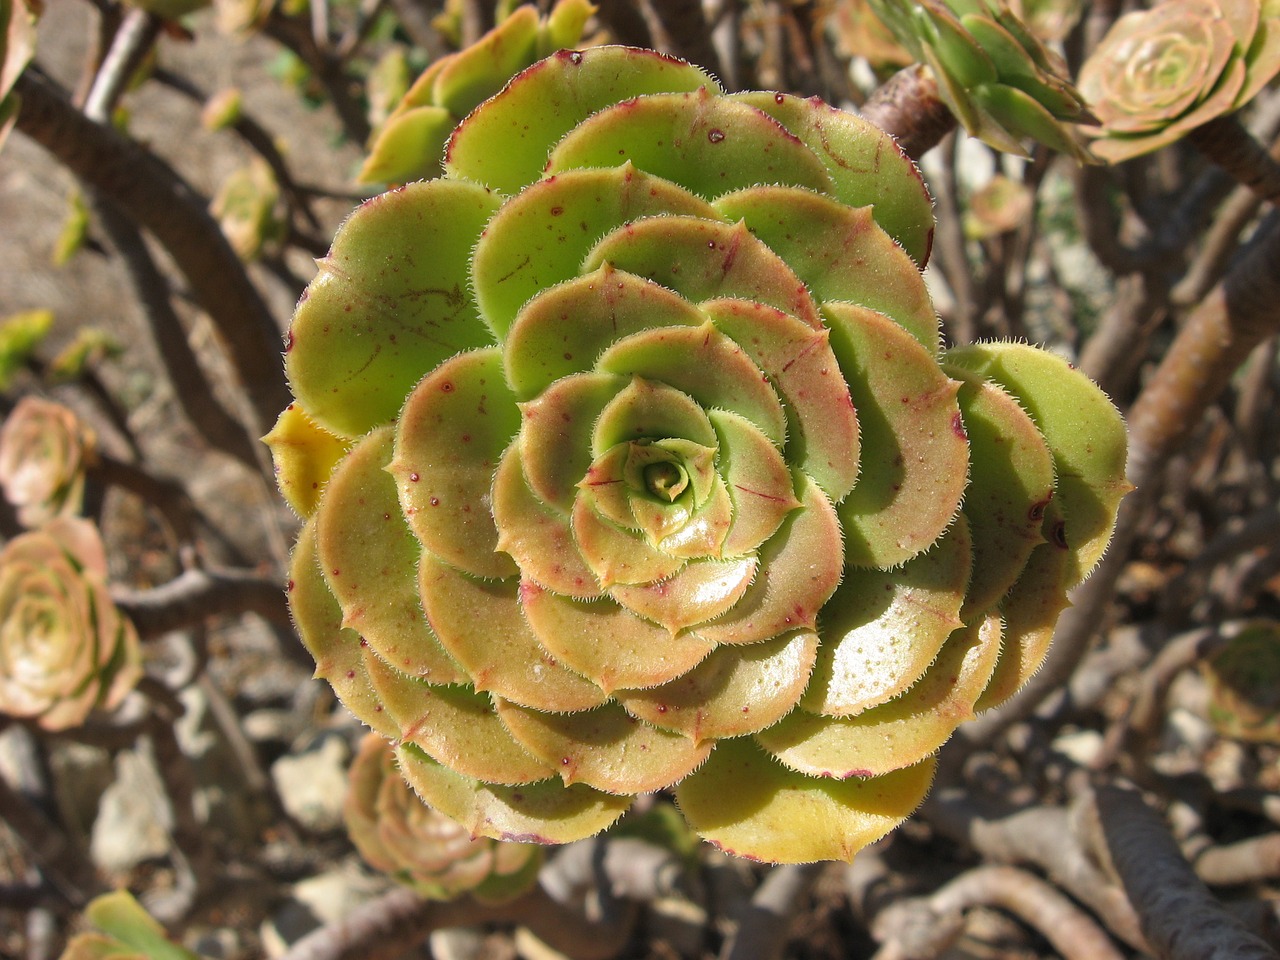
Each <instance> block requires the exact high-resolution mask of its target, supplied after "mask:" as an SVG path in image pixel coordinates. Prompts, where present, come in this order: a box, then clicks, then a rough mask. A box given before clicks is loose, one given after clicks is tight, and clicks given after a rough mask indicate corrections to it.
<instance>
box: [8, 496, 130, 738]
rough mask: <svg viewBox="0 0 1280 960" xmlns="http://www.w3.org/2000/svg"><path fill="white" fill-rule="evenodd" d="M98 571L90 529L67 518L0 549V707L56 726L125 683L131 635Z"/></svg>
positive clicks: (106, 701) (108, 701) (76, 720)
mask: <svg viewBox="0 0 1280 960" xmlns="http://www.w3.org/2000/svg"><path fill="white" fill-rule="evenodd" d="M106 572H107V558H106V552H105V550H104V548H103V545H102V539H101V538H100V537H99V536H98V531H97V528H96V527H94V525H93V524H91V523H90V522H89V521H87V520H81V519H78V518H74V517H59V518H58V519H56V520H52V521H50V522H49V523H48V524H46V525H45V526H43V527H41V528H40V529H38V530H34V531H32V532H30V533H24V534H22V535H21V536H18V537H15V538H14V539H13V540H11V541H9V543H8V544H6V545H5V547H4V549H3V550H0V713H5V714H8V715H9V716H12V717H21V718H24V719H29V720H34V721H35V722H36V723H37V724H38V725H39V726H41V727H44V728H45V729H46V730H65V729H68V728H70V727H76V726H79V725H81V724H82V723H84V721H85V719H86V718H87V717H88V716H89V714H90V712H92V711H93V710H95V709H102V710H110V709H112V708H114V707H115V706H117V705H118V704H119V703H120V701H121V700H123V699H124V697H125V695H126V694H127V693H129V691H130V690H132V689H133V688H134V686H135V685H136V684H137V682H138V680H139V679H140V678H141V676H142V667H141V654H140V652H139V645H138V635H137V632H136V631H135V630H134V627H133V624H132V623H131V622H130V621H129V620H128V619H127V618H126V617H125V616H124V615H123V614H122V613H121V612H120V610H119V609H118V608H117V607H116V605H115V603H113V602H112V600H111V595H110V593H108V591H107V587H106V583H105V577H106Z"/></svg>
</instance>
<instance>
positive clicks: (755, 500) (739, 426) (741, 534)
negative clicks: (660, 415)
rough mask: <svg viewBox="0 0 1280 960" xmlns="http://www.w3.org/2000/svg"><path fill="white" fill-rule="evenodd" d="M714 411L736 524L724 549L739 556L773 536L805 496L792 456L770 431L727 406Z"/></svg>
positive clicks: (714, 420) (721, 472) (725, 553)
mask: <svg viewBox="0 0 1280 960" xmlns="http://www.w3.org/2000/svg"><path fill="white" fill-rule="evenodd" d="M709 416H710V418H711V422H712V424H714V426H715V428H716V434H717V436H718V437H719V438H720V444H719V447H720V455H719V471H720V475H721V476H722V477H724V478H725V484H726V486H727V488H728V490H729V497H730V499H731V500H732V501H733V526H731V527H730V528H729V535H728V537H726V538H725V542H724V547H723V551H724V555H725V556H729V557H736V556H738V555H739V554H742V553H746V552H747V551H751V550H755V549H756V548H757V547H758V546H760V545H761V544H762V543H764V542H765V541H766V540H768V539H769V538H770V537H772V536H773V535H774V533H776V532H777V530H778V527H780V526H781V525H782V521H783V520H785V519H786V517H787V514H789V513H790V512H791V511H792V510H795V509H796V508H797V507H799V506H800V501H799V500H797V499H796V496H795V491H794V490H793V489H792V480H791V471H790V469H789V468H788V467H787V461H786V460H785V459H783V456H782V454H780V453H779V452H778V451H777V449H776V448H775V447H774V446H773V444H771V443H770V442H769V438H768V437H766V436H765V435H764V434H763V433H761V432H760V430H759V429H757V428H756V426H755V425H754V424H752V423H750V422H749V421H747V420H746V419H745V418H743V417H740V416H738V415H737V414H734V413H730V412H729V411H727V410H712V411H711V413H710V415H709Z"/></svg>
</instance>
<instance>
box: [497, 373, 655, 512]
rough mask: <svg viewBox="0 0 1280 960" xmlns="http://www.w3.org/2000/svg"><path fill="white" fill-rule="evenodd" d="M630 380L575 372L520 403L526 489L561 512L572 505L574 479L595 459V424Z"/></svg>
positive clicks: (576, 486)
mask: <svg viewBox="0 0 1280 960" xmlns="http://www.w3.org/2000/svg"><path fill="white" fill-rule="evenodd" d="M629 383H630V381H629V380H628V379H627V378H626V377H615V376H611V375H609V374H607V373H579V374H574V375H573V376H571V377H565V378H564V379H563V380H557V381H556V382H555V384H553V385H552V386H551V387H550V388H549V389H547V390H544V391H543V392H542V393H541V394H540V395H539V396H538V397H537V399H534V400H530V401H528V402H527V403H522V404H521V405H520V412H521V414H523V416H524V423H523V426H521V428H520V458H521V461H522V462H523V463H524V475H525V479H526V480H527V481H528V482H529V489H530V490H532V491H533V493H534V495H535V496H536V497H537V498H538V499H539V500H541V501H542V502H543V503H545V504H547V505H549V506H552V507H555V508H557V509H559V510H563V511H565V512H568V511H569V510H570V509H571V508H572V507H573V500H574V495H575V494H576V492H577V489H578V483H579V481H581V480H582V478H583V477H585V476H586V475H587V471H588V470H590V469H591V462H592V460H594V459H595V457H594V455H593V454H592V451H591V433H592V429H593V427H594V425H595V422H596V420H597V419H599V417H600V413H601V411H603V410H604V408H605V407H606V406H607V405H608V404H609V401H611V400H612V399H613V398H614V397H616V396H617V395H618V394H619V393H621V392H622V391H623V390H625V389H626V388H627V385H628V384H629Z"/></svg>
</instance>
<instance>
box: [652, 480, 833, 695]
mask: <svg viewBox="0 0 1280 960" xmlns="http://www.w3.org/2000/svg"><path fill="white" fill-rule="evenodd" d="M795 485H796V496H797V497H798V498H799V500H800V509H798V510H796V511H794V512H793V513H791V514H790V515H789V516H788V517H787V518H786V520H785V521H783V524H782V527H781V528H780V529H779V530H778V532H777V533H776V534H775V535H774V536H773V537H772V538H771V539H770V540H769V541H768V542H767V543H765V545H764V546H763V547H761V548H760V553H759V558H760V571H759V573H757V574H756V579H755V581H754V582H753V583H752V584H751V586H750V587H749V588H748V589H747V592H746V594H745V595H744V596H743V598H742V599H741V600H739V601H738V602H737V603H736V604H734V607H733V609H732V610H730V611H729V612H728V613H727V614H725V615H724V616H723V617H720V618H719V619H717V620H714V621H712V622H711V623H709V624H706V625H704V626H701V627H699V628H698V631H697V632H698V635H699V636H701V637H703V638H705V639H707V640H710V641H713V642H715V643H727V644H743V643H758V642H759V641H761V640H767V639H768V638H770V637H776V636H777V635H778V634H780V633H788V632H790V631H792V630H798V629H801V628H808V629H810V630H812V629H813V628H814V626H815V624H816V622H817V616H818V611H819V610H821V609H822V606H823V604H825V603H826V602H827V601H828V600H829V599H830V597H831V595H832V594H833V593H835V590H836V587H837V585H838V584H839V583H840V577H841V575H842V574H843V572H844V564H843V562H842V552H841V550H840V523H839V521H838V520H837V519H836V512H835V508H834V507H832V506H831V503H830V501H828V500H827V498H826V496H825V495H824V494H823V493H822V491H821V490H819V489H818V487H817V485H816V484H814V482H813V481H812V480H810V479H809V478H808V477H805V476H803V475H801V476H799V477H797V478H796V482H795ZM636 686H638V684H636Z"/></svg>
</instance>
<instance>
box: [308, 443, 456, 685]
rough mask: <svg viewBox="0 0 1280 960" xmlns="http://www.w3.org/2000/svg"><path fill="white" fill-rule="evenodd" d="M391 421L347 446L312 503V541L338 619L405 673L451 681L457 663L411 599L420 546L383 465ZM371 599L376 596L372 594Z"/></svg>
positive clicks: (415, 594) (387, 453) (414, 596)
mask: <svg viewBox="0 0 1280 960" xmlns="http://www.w3.org/2000/svg"><path fill="white" fill-rule="evenodd" d="M391 443H392V429H391V427H390V426H386V427H380V428H379V429H377V430H375V431H373V432H372V433H370V434H369V435H368V436H367V437H365V438H364V439H363V440H361V441H360V442H359V443H357V444H356V445H355V447H353V448H352V450H351V453H350V454H348V455H347V459H346V460H344V461H342V463H341V464H340V465H339V466H338V468H337V469H336V470H335V471H334V473H333V477H332V478H331V479H330V480H329V486H328V487H327V488H326V489H325V493H324V498H323V499H322V500H321V501H320V507H319V509H318V510H317V511H316V549H317V554H318V555H319V558H320V568H321V572H322V573H323V574H324V579H325V582H326V583H327V584H328V586H329V590H330V591H331V592H332V593H333V595H334V597H335V598H336V599H337V601H338V603H339V605H340V606H341V607H342V625H343V626H344V627H349V628H350V629H352V630H355V631H356V632H357V633H359V634H360V636H361V637H363V638H364V639H365V640H366V641H368V643H369V646H370V647H372V648H373V650H374V652H375V653H377V654H378V655H379V656H380V657H382V658H383V659H384V660H386V661H387V662H388V663H390V664H392V665H394V666H395V667H396V668H397V669H399V670H403V671H404V672H405V673H410V674H413V675H414V676H418V677H422V678H424V679H427V680H430V681H431V682H432V683H458V682H459V681H461V680H462V679H463V676H462V674H461V673H460V672H459V670H458V667H457V665H456V664H455V663H454V662H453V660H452V658H451V657H450V656H449V655H448V654H447V653H446V652H445V650H444V648H443V647H442V646H440V641H439V640H437V639H436V636H435V634H434V633H432V631H431V627H430V625H429V624H428V623H427V618H426V615H425V614H424V613H423V610H422V604H421V603H420V602H419V599H418V578H417V575H416V572H415V571H416V568H417V563H418V556H419V554H420V553H421V552H422V547H421V546H420V545H419V543H418V541H417V539H416V538H415V537H414V536H413V533H412V532H411V531H410V530H409V527H408V525H407V524H406V523H405V519H404V516H403V515H402V514H401V513H400V502H399V501H398V500H397V499H396V483H395V480H394V479H393V478H392V476H391V474H389V473H388V472H387V470H386V467H387V464H388V462H390V460H391ZM375 600H376V602H375Z"/></svg>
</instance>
